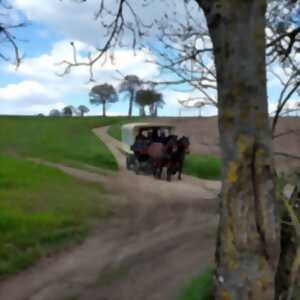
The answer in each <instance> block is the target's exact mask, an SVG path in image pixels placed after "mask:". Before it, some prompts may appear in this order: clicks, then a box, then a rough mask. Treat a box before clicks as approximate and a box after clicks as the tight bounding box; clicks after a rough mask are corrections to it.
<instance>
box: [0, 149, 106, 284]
mask: <svg viewBox="0 0 300 300" xmlns="http://www.w3.org/2000/svg"><path fill="white" fill-rule="evenodd" d="M0 165H1V168H0V199H1V201H0V245H1V247H0V278H2V277H3V276H5V275H8V274H12V273H15V272H17V271H20V270H22V269H23V268H26V267H27V266H29V265H30V264H32V263H33V262H35V261H36V260H37V259H39V258H40V257H42V256H45V255H47V254H48V253H49V252H51V251H53V250H56V249H59V248H61V247H65V246H66V245H67V244H68V243H69V242H74V241H79V240H80V239H82V238H83V237H84V236H85V235H86V234H87V232H88V229H89V227H90V225H91V224H92V221H93V220H99V219H101V218H102V217H103V216H105V215H106V214H107V213H108V210H109V205H108V203H107V201H105V198H104V197H103V189H102V187H101V186H100V185H99V184H95V183H88V182H83V181H80V180H77V179H75V178H73V177H71V176H68V175H66V174H64V173H63V172H61V171H59V170H56V169H53V168H50V167H46V166H42V165H39V164H37V163H34V162H30V161H24V160H20V159H17V158H15V157H10V156H8V155H3V154H0Z"/></svg>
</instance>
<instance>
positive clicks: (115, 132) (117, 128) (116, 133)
mask: <svg viewBox="0 0 300 300" xmlns="http://www.w3.org/2000/svg"><path fill="white" fill-rule="evenodd" d="M107 133H108V134H109V135H110V136H111V137H113V138H114V139H116V140H118V141H120V142H121V141H122V133H121V125H120V124H115V125H112V126H110V127H109V128H108V131H107Z"/></svg>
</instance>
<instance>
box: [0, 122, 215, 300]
mask: <svg viewBox="0 0 300 300" xmlns="http://www.w3.org/2000/svg"><path fill="white" fill-rule="evenodd" d="M106 130H107V128H100V129H95V130H94V133H95V134H96V135H97V136H99V138H101V139H102V140H103V141H104V142H105V143H106V145H107V146H108V147H109V149H110V150H111V151H112V153H113V154H114V155H115V157H116V159H117V161H118V163H119V166H120V171H119V172H118V173H117V174H116V175H111V176H107V177H103V176H99V175H97V174H93V173H90V172H86V171H81V170H76V169H72V168H68V167H65V166H62V165H57V164H52V166H54V167H58V168H60V169H62V170H64V171H65V172H67V173H68V174H71V175H73V176H76V177H79V178H82V179H83V180H91V181H96V182H102V183H103V184H104V186H105V188H106V191H107V193H108V195H110V196H109V197H110V198H111V201H112V203H113V204H114V208H115V217H113V218H111V219H110V220H107V221H106V222H105V223H103V224H101V225H99V227H98V228H97V230H96V231H95V232H94V233H93V234H92V236H90V237H89V238H88V239H87V240H86V241H85V242H84V243H83V244H82V245H81V246H79V247H77V248H75V249H73V250H71V251H69V252H67V253H62V254H60V255H59V256H58V257H57V256H56V257H53V258H48V259H45V260H43V261H42V262H40V263H39V264H38V265H37V266H35V267H32V268H31V269H29V270H27V271H24V272H22V273H20V274H18V275H17V276H15V277H13V278H11V279H9V280H7V281H5V282H3V283H1V284H0V299H1V300H54V299H55V300H67V299H73V300H79V299H84V300H91V299H93V300H94V299H95V300H97V299H98V300H171V299H175V295H176V292H178V288H180V287H181V286H182V285H183V284H184V282H185V281H186V280H189V279H191V278H192V277H193V276H194V275H195V274H197V273H199V272H200V271H202V270H204V269H205V268H206V267H207V266H208V265H209V264H211V263H212V262H213V256H214V242H215V241H214V240H215V230H216V225H217V214H216V211H217V201H216V195H217V193H218V191H219V189H220V186H219V183H217V182H210V181H202V180H198V179H195V178H192V177H188V176H185V177H184V179H183V181H181V182H179V181H176V180H175V181H173V182H171V183H169V182H166V181H162V180H161V181H159V180H155V179H153V178H152V177H150V176H142V175H140V176H137V175H135V174H134V173H132V172H129V171H127V170H126V169H125V158H124V156H123V155H122V153H121V152H120V151H119V147H120V144H119V143H118V142H117V141H116V140H114V139H112V138H111V137H109V136H108V135H107V133H106ZM47 164H51V163H47Z"/></svg>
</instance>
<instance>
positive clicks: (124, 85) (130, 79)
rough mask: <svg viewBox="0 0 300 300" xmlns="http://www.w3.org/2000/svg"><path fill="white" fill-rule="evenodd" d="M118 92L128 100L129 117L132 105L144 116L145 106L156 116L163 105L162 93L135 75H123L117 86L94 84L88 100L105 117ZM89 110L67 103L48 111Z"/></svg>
mask: <svg viewBox="0 0 300 300" xmlns="http://www.w3.org/2000/svg"><path fill="white" fill-rule="evenodd" d="M120 94H121V95H123V96H124V99H126V100H128V116H129V117H131V116H132V115H133V107H134V106H137V107H138V108H139V115H140V116H146V115H147V114H146V108H148V111H149V115H150V116H153V117H156V116H157V114H158V109H160V108H163V106H164V105H165V101H164V100H163V95H162V94H161V93H159V92H157V91H156V90H155V89H154V88H153V87H151V86H147V85H146V84H145V83H144V82H143V81H142V80H141V79H140V78H139V77H138V76H136V75H127V76H124V78H123V79H122V81H121V82H120V84H119V86H118V87H117V88H115V87H114V86H113V85H111V84H109V83H102V84H97V85H94V86H93V87H92V88H91V90H90V91H89V102H90V104H92V105H95V106H101V115H102V116H103V117H105V116H106V113H107V108H108V106H109V105H110V104H113V103H116V102H118V101H119V99H120V97H119V96H120ZM89 111H90V110H89V108H88V107H87V106H85V105H80V106H78V107H77V108H75V107H74V106H73V105H67V106H65V107H64V108H63V109H62V110H58V109H52V110H51V111H50V112H49V116H51V117H59V116H67V117H72V116H81V117H83V116H84V115H85V114H86V113H88V112H89Z"/></svg>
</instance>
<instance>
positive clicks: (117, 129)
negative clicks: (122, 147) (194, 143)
mask: <svg viewBox="0 0 300 300" xmlns="http://www.w3.org/2000/svg"><path fill="white" fill-rule="evenodd" d="M108 134H109V135H110V136H112V137H113V138H115V139H117V140H119V141H121V125H120V124H114V125H112V126H110V128H109V130H108ZM183 173H184V174H187V175H191V176H194V177H198V178H202V179H210V180H219V179H220V178H221V160H220V159H218V158H217V157H214V156H211V155H199V154H190V155H187V156H186V160H185V163H184V168H183Z"/></svg>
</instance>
